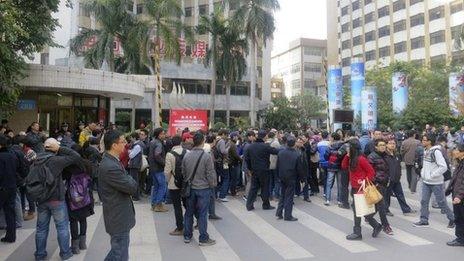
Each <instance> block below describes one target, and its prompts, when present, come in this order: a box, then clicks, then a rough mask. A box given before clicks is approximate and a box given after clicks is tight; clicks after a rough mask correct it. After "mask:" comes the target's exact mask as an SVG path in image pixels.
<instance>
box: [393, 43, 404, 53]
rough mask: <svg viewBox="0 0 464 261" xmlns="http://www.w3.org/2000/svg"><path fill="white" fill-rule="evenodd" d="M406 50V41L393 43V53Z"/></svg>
mask: <svg viewBox="0 0 464 261" xmlns="http://www.w3.org/2000/svg"><path fill="white" fill-rule="evenodd" d="M404 52H406V41H404V42H399V43H396V44H395V53H404Z"/></svg>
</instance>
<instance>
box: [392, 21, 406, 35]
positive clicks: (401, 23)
mask: <svg viewBox="0 0 464 261" xmlns="http://www.w3.org/2000/svg"><path fill="white" fill-rule="evenodd" d="M404 30H406V20H401V21H398V22H396V23H395V24H394V25H393V31H394V32H395V33H397V32H400V31H404Z"/></svg>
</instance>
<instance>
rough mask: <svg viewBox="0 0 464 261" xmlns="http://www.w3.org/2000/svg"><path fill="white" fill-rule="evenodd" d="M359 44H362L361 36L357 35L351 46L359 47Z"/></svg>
mask: <svg viewBox="0 0 464 261" xmlns="http://www.w3.org/2000/svg"><path fill="white" fill-rule="evenodd" d="M360 44H362V37H361V35H358V36H356V37H354V38H353V46H357V45H360Z"/></svg>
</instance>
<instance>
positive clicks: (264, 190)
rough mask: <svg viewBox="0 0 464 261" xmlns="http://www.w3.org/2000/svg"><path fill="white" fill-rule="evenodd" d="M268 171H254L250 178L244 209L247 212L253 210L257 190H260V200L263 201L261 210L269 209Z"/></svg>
mask: <svg viewBox="0 0 464 261" xmlns="http://www.w3.org/2000/svg"><path fill="white" fill-rule="evenodd" d="M269 175H270V173H269V170H259V171H254V172H253V174H252V176H251V187H250V192H249V193H248V197H247V202H246V207H247V209H248V210H251V209H253V203H254V202H255V200H256V196H257V195H258V190H259V189H260V188H261V199H262V200H263V208H264V209H266V208H269V207H270V206H271V204H270V203H269Z"/></svg>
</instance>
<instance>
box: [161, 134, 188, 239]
mask: <svg viewBox="0 0 464 261" xmlns="http://www.w3.org/2000/svg"><path fill="white" fill-rule="evenodd" d="M181 144H182V137H181V136H179V135H176V136H174V137H172V145H173V146H174V147H173V148H172V149H171V151H169V152H168V153H166V164H165V165H164V175H166V180H167V182H168V191H169V195H170V197H171V200H172V205H173V206H174V215H175V217H176V229H174V230H173V231H171V232H169V235H171V236H182V235H184V218H183V216H182V204H183V205H184V206H185V198H182V196H181V188H182V182H183V177H182V159H183V158H184V156H185V154H186V153H187V150H186V149H184V148H182V146H181Z"/></svg>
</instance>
